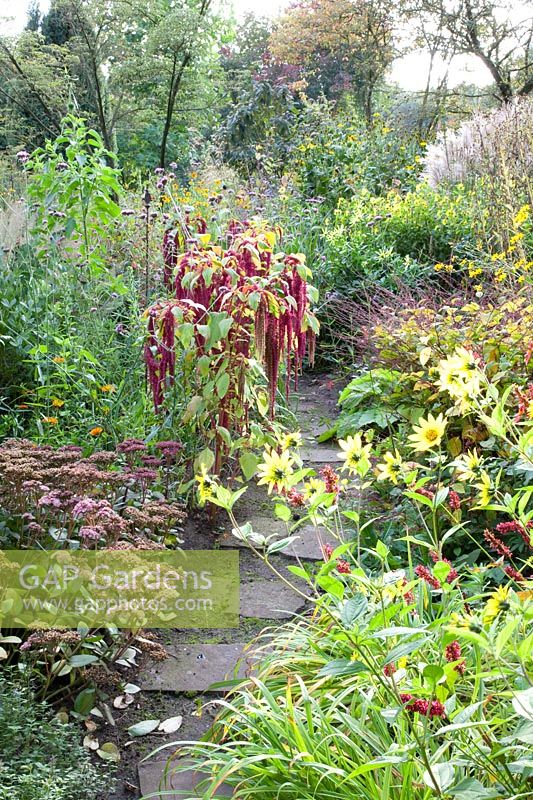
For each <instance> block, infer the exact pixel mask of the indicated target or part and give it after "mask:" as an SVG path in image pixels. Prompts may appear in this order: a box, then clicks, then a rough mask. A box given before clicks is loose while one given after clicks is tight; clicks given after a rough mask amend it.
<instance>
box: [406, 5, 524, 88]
mask: <svg viewBox="0 0 533 800" xmlns="http://www.w3.org/2000/svg"><path fill="white" fill-rule="evenodd" d="M408 13H409V14H410V15H411V16H413V17H417V18H421V17H422V16H423V18H424V19H425V26H426V27H428V28H429V29H431V28H433V29H438V30H439V31H440V32H441V39H440V45H439V50H440V51H442V50H443V49H446V50H448V51H449V50H450V48H452V50H453V53H454V54H455V55H458V54H466V55H471V56H474V57H476V58H477V59H479V60H480V61H481V63H482V64H483V65H484V66H485V67H486V68H487V70H488V72H489V73H490V75H491V76H492V79H493V81H494V87H495V96H496V98H497V99H498V100H499V102H501V103H506V102H508V101H509V100H511V99H512V98H513V97H515V96H519V95H526V94H530V93H531V92H533V15H532V14H529V16H524V17H523V18H519V16H518V11H517V10H516V8H515V9H514V10H513V9H512V8H511V6H510V4H509V3H507V2H506V3H499V2H497V0H496V2H494V0H413V2H410V3H408Z"/></svg>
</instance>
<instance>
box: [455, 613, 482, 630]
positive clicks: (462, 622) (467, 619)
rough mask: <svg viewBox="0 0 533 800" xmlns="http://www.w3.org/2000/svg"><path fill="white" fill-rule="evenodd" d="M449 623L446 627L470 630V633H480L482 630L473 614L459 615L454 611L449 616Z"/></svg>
mask: <svg viewBox="0 0 533 800" xmlns="http://www.w3.org/2000/svg"><path fill="white" fill-rule="evenodd" d="M450 623H451V624H450V625H447V626H446V627H447V628H451V629H452V630H454V629H455V630H457V629H459V630H465V631H472V633H480V632H481V630H482V627H481V621H480V620H479V619H478V618H477V617H475V616H474V615H473V614H464V615H462V616H460V615H459V614H457V613H456V612H455V611H454V612H453V613H452V614H451V616H450Z"/></svg>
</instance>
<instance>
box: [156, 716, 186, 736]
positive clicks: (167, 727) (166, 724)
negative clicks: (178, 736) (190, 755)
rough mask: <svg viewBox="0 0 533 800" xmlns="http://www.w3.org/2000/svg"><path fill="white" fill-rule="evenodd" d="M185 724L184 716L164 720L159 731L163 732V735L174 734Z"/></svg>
mask: <svg viewBox="0 0 533 800" xmlns="http://www.w3.org/2000/svg"><path fill="white" fill-rule="evenodd" d="M182 722H183V717H182V716H177V717H169V718H168V719H165V720H163V722H162V723H161V724H160V726H159V728H158V729H157V730H158V731H163V733H174V732H175V731H177V730H179V728H181V724H182Z"/></svg>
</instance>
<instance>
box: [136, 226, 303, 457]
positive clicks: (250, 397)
mask: <svg viewBox="0 0 533 800" xmlns="http://www.w3.org/2000/svg"><path fill="white" fill-rule="evenodd" d="M276 240H277V235H276V231H274V230H272V229H271V228H269V227H268V226H267V225H266V224H263V223H260V222H258V221H252V222H246V223H239V222H233V223H232V224H231V225H230V228H229V230H228V242H229V244H228V246H227V248H226V249H223V248H222V247H220V246H217V245H212V244H210V243H209V235H208V234H205V233H203V232H201V233H199V234H197V235H196V237H195V238H194V239H190V238H189V239H188V240H187V243H188V245H189V249H188V250H187V251H186V252H184V253H181V254H178V252H177V250H178V247H177V243H178V242H179V241H180V238H179V236H174V239H173V244H172V242H171V241H169V238H168V236H167V237H166V239H165V242H164V257H165V264H166V280H167V283H169V284H170V283H171V284H172V288H173V292H174V295H175V296H174V298H173V299H167V300H159V301H158V302H156V303H154V304H153V305H152V306H151V307H150V308H149V309H148V310H147V311H146V316H147V318H148V338H147V342H146V346H145V361H146V366H147V372H148V380H149V383H150V386H151V389H152V393H153V398H154V405H155V407H156V409H157V410H159V409H160V408H161V407H162V406H163V405H165V403H168V401H167V398H169V397H171V395H172V393H171V391H170V390H171V388H172V387H173V386H174V384H175V382H177V381H176V378H177V360H178V359H179V362H180V373H179V381H187V382H192V383H193V392H192V394H193V398H192V400H190V394H191V392H189V403H188V407H187V411H186V414H185V421H190V420H191V419H193V418H195V420H196V423H197V424H198V425H199V426H201V427H203V429H204V430H205V431H206V432H207V433H208V435H209V436H210V437H211V438H212V439H214V441H215V449H216V468H217V471H218V470H219V469H220V466H221V463H222V462H221V459H222V455H223V453H224V452H225V451H227V449H228V448H229V447H230V445H231V441H232V437H234V436H238V437H239V436H243V435H246V434H247V433H248V431H249V429H250V412H251V408H252V405H255V406H256V407H257V408H258V410H259V411H260V412H261V411H262V412H263V414H264V416H266V412H267V411H268V413H269V416H270V417H271V418H273V416H274V407H275V399H276V391H277V387H278V378H279V373H280V364H281V362H282V360H284V362H285V373H286V374H285V389H286V392H287V393H288V392H289V387H290V382H291V379H294V382H295V384H296V383H297V378H298V373H299V371H300V369H301V367H302V363H303V360H304V357H305V356H306V355H307V356H308V357H309V360H310V361H312V359H313V355H314V344H315V336H316V334H317V332H318V322H317V320H316V317H315V316H314V315H313V313H312V312H311V309H310V305H311V302H312V301H313V300H315V299H316V293H315V291H314V289H313V287H312V286H310V285H309V283H308V280H309V278H310V277H311V271H310V270H309V268H308V267H307V266H306V264H305V258H304V256H303V255H302V254H296V255H286V254H284V253H276V252H275V250H274V247H275V244H276ZM175 245H176V246H175ZM171 275H172V281H170V276H171ZM262 375H263V383H265V382H266V384H267V387H268V395H267V398H266V403H264V401H263V400H262V398H261V393H260V392H259V393H258V392H257V389H258V387H260V386H261V376H262Z"/></svg>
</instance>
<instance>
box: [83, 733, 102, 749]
mask: <svg viewBox="0 0 533 800" xmlns="http://www.w3.org/2000/svg"><path fill="white" fill-rule="evenodd" d="M83 746H84V747H86V748H87V750H98V748H99V747H100V742H99V741H98V739H97V738H96V737H95V736H91V734H90V733H88V734H87V736H85V737H84V739H83Z"/></svg>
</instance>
